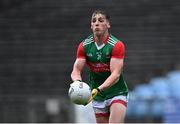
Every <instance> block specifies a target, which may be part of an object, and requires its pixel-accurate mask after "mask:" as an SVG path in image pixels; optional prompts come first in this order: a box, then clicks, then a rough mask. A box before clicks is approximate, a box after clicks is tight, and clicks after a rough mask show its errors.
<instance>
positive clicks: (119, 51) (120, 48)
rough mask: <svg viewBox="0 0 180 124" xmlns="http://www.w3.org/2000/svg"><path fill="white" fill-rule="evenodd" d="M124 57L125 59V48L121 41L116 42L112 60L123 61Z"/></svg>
mask: <svg viewBox="0 0 180 124" xmlns="http://www.w3.org/2000/svg"><path fill="white" fill-rule="evenodd" d="M124 57H125V46H124V44H123V43H122V42H121V41H118V42H117V43H116V44H115V46H114V48H113V50H112V58H119V59H123V58H124Z"/></svg>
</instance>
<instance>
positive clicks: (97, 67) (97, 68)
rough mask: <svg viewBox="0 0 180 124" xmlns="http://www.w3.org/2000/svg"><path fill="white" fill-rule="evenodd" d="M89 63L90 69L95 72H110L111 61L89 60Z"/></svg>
mask: <svg viewBox="0 0 180 124" xmlns="http://www.w3.org/2000/svg"><path fill="white" fill-rule="evenodd" d="M87 65H88V66H89V68H90V70H91V71H93V72H108V71H110V65H109V63H102V62H99V63H90V62H88V63H87Z"/></svg>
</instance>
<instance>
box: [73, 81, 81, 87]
mask: <svg viewBox="0 0 180 124" xmlns="http://www.w3.org/2000/svg"><path fill="white" fill-rule="evenodd" d="M81 82H82V81H81V80H75V81H73V82H72V83H71V84H73V83H81ZM71 84H70V86H71Z"/></svg>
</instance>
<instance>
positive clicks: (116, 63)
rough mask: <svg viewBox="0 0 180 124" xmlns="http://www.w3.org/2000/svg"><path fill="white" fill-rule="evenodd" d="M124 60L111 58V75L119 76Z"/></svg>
mask: <svg viewBox="0 0 180 124" xmlns="http://www.w3.org/2000/svg"><path fill="white" fill-rule="evenodd" d="M123 64H124V59H119V58H111V61H110V70H111V73H116V74H120V73H121V71H122V68H123Z"/></svg>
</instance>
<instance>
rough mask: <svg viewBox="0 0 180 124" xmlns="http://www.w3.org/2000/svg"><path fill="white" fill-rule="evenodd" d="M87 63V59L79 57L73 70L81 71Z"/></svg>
mask: <svg viewBox="0 0 180 124" xmlns="http://www.w3.org/2000/svg"><path fill="white" fill-rule="evenodd" d="M85 64H86V59H84V58H77V59H76V61H75V63H74V66H73V71H78V72H81V71H82V69H83V68H84V65H85Z"/></svg>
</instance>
